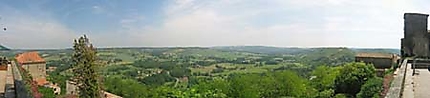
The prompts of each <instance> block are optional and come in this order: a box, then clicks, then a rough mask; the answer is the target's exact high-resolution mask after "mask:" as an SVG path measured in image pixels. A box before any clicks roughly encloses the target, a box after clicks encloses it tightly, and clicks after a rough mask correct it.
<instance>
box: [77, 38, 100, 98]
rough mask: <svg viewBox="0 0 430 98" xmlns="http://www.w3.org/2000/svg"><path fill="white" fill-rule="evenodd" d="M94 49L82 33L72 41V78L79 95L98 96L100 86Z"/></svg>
mask: <svg viewBox="0 0 430 98" xmlns="http://www.w3.org/2000/svg"><path fill="white" fill-rule="evenodd" d="M96 58H97V57H96V50H95V49H94V47H93V45H92V44H91V43H90V42H89V39H88V38H87V37H86V36H85V35H84V36H83V37H80V38H79V39H78V40H75V41H74V45H73V56H72V62H73V64H72V65H73V73H74V76H73V78H74V79H76V82H77V83H78V85H77V86H78V90H79V97H81V98H100V97H102V88H101V81H100V76H99V74H98V70H97V69H98V67H99V65H97V64H96V63H95V60H96Z"/></svg>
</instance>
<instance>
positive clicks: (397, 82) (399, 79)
mask: <svg viewBox="0 0 430 98" xmlns="http://www.w3.org/2000/svg"><path fill="white" fill-rule="evenodd" d="M407 62H408V59H404V60H403V62H402V63H401V65H400V68H398V69H397V70H396V73H397V75H396V76H394V79H393V82H391V85H390V89H389V90H388V93H387V95H386V96H385V98H400V97H401V95H402V93H403V91H402V90H403V84H404V82H405V75H406V68H407V67H408V66H407Z"/></svg>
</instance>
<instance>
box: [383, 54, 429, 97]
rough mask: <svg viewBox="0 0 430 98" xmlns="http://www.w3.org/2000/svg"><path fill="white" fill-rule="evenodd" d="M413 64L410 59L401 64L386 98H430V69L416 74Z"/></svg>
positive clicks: (416, 70) (418, 70)
mask: <svg viewBox="0 0 430 98" xmlns="http://www.w3.org/2000/svg"><path fill="white" fill-rule="evenodd" d="M412 64H413V63H412V60H409V62H408V59H405V60H404V61H403V62H402V63H401V64H400V68H398V69H397V70H396V72H395V73H394V74H395V76H394V80H393V81H392V83H391V87H390V90H389V91H388V94H387V96H386V97H385V98H430V92H429V91H430V71H429V69H427V68H426V69H423V68H420V69H415V72H414V71H413V69H412ZM413 73H415V74H413Z"/></svg>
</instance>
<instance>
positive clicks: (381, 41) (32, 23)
mask: <svg viewBox="0 0 430 98" xmlns="http://www.w3.org/2000/svg"><path fill="white" fill-rule="evenodd" d="M428 3H430V1H425V0H414V1H407V0H379V1H373V0H362V1H357V0H328V1H326V0H312V1H311V0H255V1H254V0H253V1H252V2H249V1H248V0H216V1H215V0H205V1H202V0H121V1H119V0H94V1H86V0H67V1H57V0H38V1H27V0H4V1H1V2H0V11H1V12H2V13H0V17H1V19H0V24H1V26H3V27H7V29H8V30H6V31H1V32H0V43H1V44H2V45H5V46H7V47H9V48H12V49H64V48H68V47H72V44H73V39H76V38H78V37H79V36H81V35H83V34H86V35H88V37H89V38H90V40H91V41H92V42H93V44H94V45H95V46H96V47H101V48H104V47H195V46H198V47H213V46H274V47H349V48H391V49H399V48H400V38H402V37H403V14H404V13H406V12H415V13H425V14H429V13H430V11H428V10H426V9H430V6H427V5H425V4H428Z"/></svg>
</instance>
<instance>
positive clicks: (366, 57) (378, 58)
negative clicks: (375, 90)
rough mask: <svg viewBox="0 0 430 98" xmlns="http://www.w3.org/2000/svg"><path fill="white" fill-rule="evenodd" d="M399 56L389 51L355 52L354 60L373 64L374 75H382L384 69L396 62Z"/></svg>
mask: <svg viewBox="0 0 430 98" xmlns="http://www.w3.org/2000/svg"><path fill="white" fill-rule="evenodd" d="M399 59H400V57H399V56H397V55H396V54H389V53H357V55H356V56H355V61H356V62H364V63H366V64H373V66H374V67H375V68H376V75H377V76H380V77H383V76H384V72H385V70H386V69H389V68H391V67H393V65H395V64H397V62H398V60H399Z"/></svg>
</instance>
